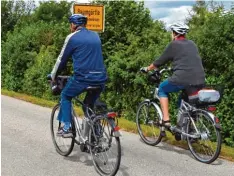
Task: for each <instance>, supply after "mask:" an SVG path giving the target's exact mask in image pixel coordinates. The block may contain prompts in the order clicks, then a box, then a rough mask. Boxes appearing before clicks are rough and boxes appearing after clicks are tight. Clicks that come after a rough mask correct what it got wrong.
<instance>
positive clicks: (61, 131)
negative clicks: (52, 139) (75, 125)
mask: <svg viewBox="0 0 234 176" xmlns="http://www.w3.org/2000/svg"><path fill="white" fill-rule="evenodd" d="M57 136H61V137H64V138H71V137H73V134H72V131H71V129H69V130H67V131H66V130H64V129H63V128H60V129H59V130H58V132H57Z"/></svg>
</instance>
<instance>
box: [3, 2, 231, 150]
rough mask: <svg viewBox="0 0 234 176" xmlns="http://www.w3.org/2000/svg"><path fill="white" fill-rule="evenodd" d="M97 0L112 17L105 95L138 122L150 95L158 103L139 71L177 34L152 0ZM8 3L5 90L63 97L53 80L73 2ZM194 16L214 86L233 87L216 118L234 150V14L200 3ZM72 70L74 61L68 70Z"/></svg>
mask: <svg viewBox="0 0 234 176" xmlns="http://www.w3.org/2000/svg"><path fill="white" fill-rule="evenodd" d="M95 3H103V4H105V17H106V19H105V32H104V33H101V34H100V37H101V40H102V44H103V55H104V59H105V64H106V67H107V71H108V77H109V80H108V83H107V86H106V91H105V92H104V94H103V95H102V96H103V98H104V99H105V100H106V102H107V103H108V104H109V105H110V106H112V107H113V108H114V109H116V110H118V111H120V112H122V114H123V115H124V117H125V118H127V119H129V120H133V121H134V119H135V112H136V108H137V106H138V104H139V103H140V102H141V101H142V100H143V99H144V98H151V97H152V95H150V92H151V90H152V88H154V85H149V84H148V82H147V79H146V75H144V74H141V73H139V69H140V67H143V66H147V65H149V64H150V63H152V62H153V61H154V59H155V58H156V57H157V56H159V55H160V54H161V53H162V51H163V50H164V48H165V47H166V45H167V44H168V43H169V41H170V35H169V33H168V32H167V31H166V30H165V26H164V24H163V23H162V22H159V21H153V19H152V18H151V17H150V12H149V10H148V9H145V8H144V2H135V1H95ZM1 5H2V8H1V10H2V15H1V17H2V33H1V34H2V39H3V40H2V53H1V56H2V61H1V62H2V71H1V73H2V86H3V88H6V89H8V90H14V91H17V92H24V93H27V94H31V95H34V96H37V97H43V98H45V99H56V98H53V97H52V96H51V95H50V93H49V87H48V85H47V81H46V79H45V78H46V75H47V74H48V73H49V72H50V71H51V70H52V67H53V65H54V63H55V61H56V58H57V56H58V55H59V52H60V50H61V48H62V45H63V42H64V40H65V37H66V36H67V35H68V34H69V32H70V31H69V23H68V21H67V19H68V16H69V15H70V5H71V3H69V2H66V1H61V2H59V3H58V2H55V1H53V2H52V1H47V2H41V3H40V5H39V6H38V7H37V8H35V9H34V6H33V3H31V4H30V3H29V2H27V3H26V2H24V1H7V2H6V1H1ZM16 7H17V8H16ZM208 9H209V10H208ZM32 10H33V11H32ZM192 14H193V15H192V16H191V18H190V19H189V20H188V24H189V26H190V28H191V30H190V33H189V35H188V38H189V39H191V40H193V41H194V42H195V43H196V44H197V46H198V48H199V50H200V55H201V57H202V59H203V64H204V67H205V71H206V78H207V82H208V83H209V84H222V85H224V87H225V90H224V96H223V101H222V102H221V103H220V104H219V106H218V111H217V113H216V114H217V116H218V117H220V120H221V123H222V134H223V139H224V142H225V143H226V144H228V145H230V146H234V119H233V116H234V113H233V111H232V110H231V107H233V105H234V98H233V97H234V88H233V87H234V77H233V75H234V64H233V61H234V57H233V56H234V43H233V42H234V34H233V30H234V29H233V26H234V13H233V9H232V10H231V11H230V12H228V13H224V9H223V7H222V6H219V5H216V4H209V3H208V4H207V3H206V2H201V1H198V2H197V4H196V5H195V6H194V7H193V13H192ZM71 72H72V69H71V64H69V67H68V70H66V72H65V73H66V74H68V73H71ZM57 98H58V97H57ZM176 99H177V95H171V100H170V111H171V112H170V113H171V114H173V115H172V116H173V117H176V114H177V110H176V109H177V104H176V103H177V100H176ZM175 120H176V119H175V118H173V121H175Z"/></svg>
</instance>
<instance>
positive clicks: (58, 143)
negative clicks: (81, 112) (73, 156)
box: [50, 104, 75, 156]
mask: <svg viewBox="0 0 234 176" xmlns="http://www.w3.org/2000/svg"><path fill="white" fill-rule="evenodd" d="M59 110H60V104H57V105H56V106H55V107H54V108H53V110H52V113H51V119H50V131H51V136H52V140H53V144H54V146H55V149H56V151H57V152H58V153H59V154H60V155H62V156H68V155H69V154H70V153H71V152H72V150H73V147H74V142H75V141H74V138H63V137H61V136H57V131H58V130H60V129H61V128H62V127H63V125H64V124H63V123H61V122H59V121H58V120H57V117H58V113H59Z"/></svg>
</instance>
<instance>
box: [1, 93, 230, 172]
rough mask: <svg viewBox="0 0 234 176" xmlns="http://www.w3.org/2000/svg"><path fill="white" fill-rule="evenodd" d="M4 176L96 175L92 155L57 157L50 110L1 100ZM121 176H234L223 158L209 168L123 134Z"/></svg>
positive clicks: (178, 151)
mask: <svg viewBox="0 0 234 176" xmlns="http://www.w3.org/2000/svg"><path fill="white" fill-rule="evenodd" d="M1 98H2V99H1V103H2V106H1V108H2V111H1V121H2V124H1V125H2V131H1V132H2V136H1V138H2V141H1V146H2V148H1V152H2V158H1V168H2V171H1V174H2V176H34V175H35V176H55V175H56V176H75V175H79V176H88V175H91V176H95V175H98V174H97V173H96V171H95V169H94V167H93V165H92V161H91V160H90V157H89V155H88V154H87V153H82V152H80V151H79V147H78V146H77V145H76V146H75V147H74V150H73V152H72V153H71V155H70V156H69V157H62V156H60V155H59V154H57V153H56V151H55V149H54V146H53V143H52V140H51V136H50V127H49V122H50V113H51V109H49V108H44V107H40V106H37V105H33V104H30V103H27V102H24V101H20V100H17V99H13V98H10V97H6V96H1ZM122 135H123V136H122V137H121V144H122V161H121V166H120V170H119V172H118V173H117V175H119V176H147V175H150V176H182V175H189V176H198V175H203V176H206V175H207V176H210V175H215V176H219V175H220V176H233V175H234V163H233V162H229V161H226V160H222V159H218V160H216V161H215V162H214V163H213V164H210V165H207V164H203V163H200V162H198V161H196V160H195V159H194V158H193V156H192V155H191V154H190V152H189V151H186V150H184V149H180V148H177V147H174V146H171V145H167V144H165V143H161V144H159V145H158V146H156V147H152V146H148V145H146V144H144V143H142V142H141V141H140V138H139V136H138V135H136V134H132V133H127V132H122Z"/></svg>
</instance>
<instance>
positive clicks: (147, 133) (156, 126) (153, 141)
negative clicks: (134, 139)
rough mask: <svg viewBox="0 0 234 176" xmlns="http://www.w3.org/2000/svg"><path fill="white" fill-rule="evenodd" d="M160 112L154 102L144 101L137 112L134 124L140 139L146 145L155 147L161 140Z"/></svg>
mask: <svg viewBox="0 0 234 176" xmlns="http://www.w3.org/2000/svg"><path fill="white" fill-rule="evenodd" d="M160 114H162V113H161V110H160V108H159V106H158V105H157V104H156V103H155V102H149V101H144V102H142V103H141V104H140V105H139V107H138V110H137V116H136V124H137V130H138V133H139V135H140V137H141V139H142V140H143V141H144V142H145V143H146V144H148V145H157V144H158V143H159V142H161V140H162V136H161V135H160V133H161V128H160V120H161V118H162V117H160Z"/></svg>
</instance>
